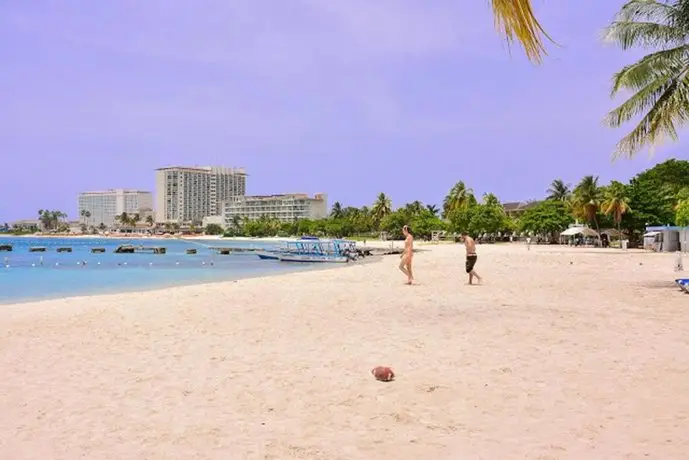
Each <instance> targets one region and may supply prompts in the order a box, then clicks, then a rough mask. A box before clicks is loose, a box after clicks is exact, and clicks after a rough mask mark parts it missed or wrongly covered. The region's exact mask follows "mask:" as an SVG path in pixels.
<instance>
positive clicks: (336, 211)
mask: <svg viewBox="0 0 689 460" xmlns="http://www.w3.org/2000/svg"><path fill="white" fill-rule="evenodd" d="M330 217H332V218H333V219H339V218H340V217H342V204H341V203H340V202H339V201H336V202H335V204H333V207H332V209H331V210H330Z"/></svg>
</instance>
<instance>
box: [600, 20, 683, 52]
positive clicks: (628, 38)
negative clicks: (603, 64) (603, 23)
mask: <svg viewBox="0 0 689 460" xmlns="http://www.w3.org/2000/svg"><path fill="white" fill-rule="evenodd" d="M603 40H605V41H606V42H611V43H615V44H617V45H619V46H620V47H621V48H622V49H625V50H626V49H629V48H633V47H635V46H641V47H646V48H648V47H667V46H669V45H673V44H676V45H679V44H682V43H684V42H685V40H686V33H685V32H684V31H683V30H682V29H681V28H679V27H675V26H673V25H668V24H661V23H657V22H638V21H615V22H613V23H612V24H611V25H610V26H609V27H608V28H607V29H605V31H604V35H603Z"/></svg>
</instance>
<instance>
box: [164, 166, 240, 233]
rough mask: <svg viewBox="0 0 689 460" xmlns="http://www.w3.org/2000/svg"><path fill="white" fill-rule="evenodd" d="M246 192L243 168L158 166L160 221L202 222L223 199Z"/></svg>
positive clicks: (218, 209) (216, 213)
mask: <svg viewBox="0 0 689 460" xmlns="http://www.w3.org/2000/svg"><path fill="white" fill-rule="evenodd" d="M245 194H246V172H245V171H244V169H243V168H225V167H220V166H204V167H185V166H174V167H169V168H160V169H157V170H156V222H160V223H168V222H169V223H178V224H181V223H186V222H202V221H203V219H204V218H205V217H209V216H220V215H222V212H223V209H222V206H223V205H222V204H223V202H225V201H227V200H229V199H230V198H232V197H235V196H242V195H245Z"/></svg>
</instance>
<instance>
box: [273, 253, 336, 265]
mask: <svg viewBox="0 0 689 460" xmlns="http://www.w3.org/2000/svg"><path fill="white" fill-rule="evenodd" d="M279 260H280V262H301V263H304V262H306V263H319V262H328V263H340V264H344V263H347V262H349V258H348V257H345V256H328V255H324V254H284V255H281V256H279Z"/></svg>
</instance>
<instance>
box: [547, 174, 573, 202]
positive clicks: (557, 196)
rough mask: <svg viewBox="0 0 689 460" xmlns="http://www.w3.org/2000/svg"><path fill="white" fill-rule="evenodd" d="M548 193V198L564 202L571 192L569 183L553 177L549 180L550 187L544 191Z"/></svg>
mask: <svg viewBox="0 0 689 460" xmlns="http://www.w3.org/2000/svg"><path fill="white" fill-rule="evenodd" d="M546 193H548V198H546V199H548V200H551V201H562V202H565V201H567V200H568V199H569V197H570V195H571V194H572V190H571V187H570V185H569V184H566V183H565V181H563V180H562V179H555V180H554V181H553V182H551V184H550V187H548V190H547V191H546Z"/></svg>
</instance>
